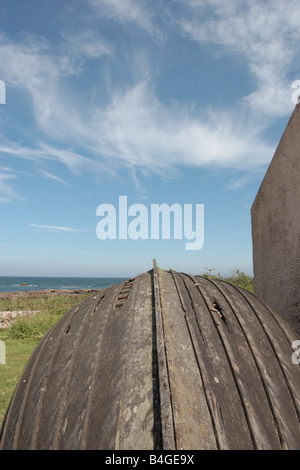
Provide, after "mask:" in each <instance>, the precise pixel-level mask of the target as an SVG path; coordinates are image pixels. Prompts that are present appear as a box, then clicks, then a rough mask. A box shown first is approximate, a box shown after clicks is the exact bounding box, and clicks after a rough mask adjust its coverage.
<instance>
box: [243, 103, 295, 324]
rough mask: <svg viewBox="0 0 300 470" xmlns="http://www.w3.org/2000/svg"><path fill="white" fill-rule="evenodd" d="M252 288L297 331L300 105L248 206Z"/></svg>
mask: <svg viewBox="0 0 300 470" xmlns="http://www.w3.org/2000/svg"><path fill="white" fill-rule="evenodd" d="M251 216H252V240H253V269H254V294H255V295H256V296H257V297H258V298H259V299H260V300H263V301H265V302H266V303H267V304H269V305H270V306H271V307H273V308H274V309H276V310H277V311H278V312H279V313H281V314H282V315H283V316H284V317H285V318H286V319H287V320H288V321H289V322H290V323H291V324H292V325H293V326H294V328H295V329H296V330H297V331H298V332H300V105H297V106H296V108H295V110H294V112H293V114H292V116H291V118H290V120H289V122H288V125H287V127H286V129H285V131H284V134H283V136H282V138H281V140H280V143H279V145H278V147H277V150H276V152H275V154H274V157H273V159H272V162H271V164H270V166H269V168H268V170H267V172H266V175H265V177H264V180H263V182H262V184H261V186H260V189H259V191H258V193H257V196H256V198H255V201H254V203H253V206H252V210H251Z"/></svg>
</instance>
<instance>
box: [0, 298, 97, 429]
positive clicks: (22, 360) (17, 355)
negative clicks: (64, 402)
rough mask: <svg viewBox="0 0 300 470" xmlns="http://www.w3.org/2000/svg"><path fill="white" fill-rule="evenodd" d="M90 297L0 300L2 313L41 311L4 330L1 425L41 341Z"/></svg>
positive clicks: (0, 366) (0, 335) (0, 369)
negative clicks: (67, 314) (74, 308)
mask: <svg viewBox="0 0 300 470" xmlns="http://www.w3.org/2000/svg"><path fill="white" fill-rule="evenodd" d="M88 295H90V294H83V295H79V296H74V295H69V296H67V295H66V296H63V297H60V296H55V295H45V296H37V297H35V296H34V295H32V296H24V297H17V296H16V297H13V296H12V297H11V298H5V299H1V298H0V311H15V310H37V311H40V313H38V314H36V315H35V316H34V317H29V318H22V319H18V320H15V321H14V323H13V324H12V327H11V328H10V329H8V330H0V341H3V342H4V344H5V353H6V354H5V356H6V357H5V359H6V361H5V362H6V364H0V425H1V422H2V420H3V418H4V415H5V411H6V409H7V406H8V404H9V401H10V398H11V396H12V393H13V391H14V389H15V386H16V385H17V382H18V380H19V378H20V376H21V373H22V371H23V369H24V367H25V365H26V363H27V361H28V359H29V356H30V355H31V353H32V351H33V349H34V348H35V347H36V345H37V344H38V342H39V340H40V339H41V338H42V337H43V335H44V334H45V333H46V332H47V331H48V330H49V329H50V328H51V326H52V325H54V324H55V323H56V322H57V321H58V319H59V318H60V317H61V316H62V315H63V314H64V313H65V312H67V311H68V310H70V308H72V307H73V306H74V305H76V304H77V303H78V302H80V301H81V300H83V299H84V298H86V297H87V296H88Z"/></svg>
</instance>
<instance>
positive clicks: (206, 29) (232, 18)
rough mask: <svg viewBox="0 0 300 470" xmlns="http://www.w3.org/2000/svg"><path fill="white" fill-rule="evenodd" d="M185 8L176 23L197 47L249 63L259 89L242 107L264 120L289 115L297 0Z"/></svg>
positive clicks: (299, 14) (211, 0)
mask: <svg viewBox="0 0 300 470" xmlns="http://www.w3.org/2000/svg"><path fill="white" fill-rule="evenodd" d="M180 3H181V2H180ZM184 5H185V7H187V8H188V15H186V16H185V15H183V16H182V18H181V19H180V20H179V21H177V24H178V25H180V27H181V28H182V30H183V31H185V33H186V34H188V35H189V36H190V37H191V38H192V39H194V40H195V41H197V42H198V43H199V44H202V45H204V44H211V45H214V46H217V47H221V48H222V49H223V51H225V53H229V54H240V55H241V57H243V58H244V60H245V61H246V62H247V64H248V68H249V72H250V73H251V75H252V76H253V77H254V78H255V79H256V84H257V88H256V90H254V91H253V92H252V93H250V94H249V95H248V96H246V97H245V102H246V104H247V105H248V106H249V107H250V108H251V109H252V110H253V111H255V112H259V113H263V114H264V115H266V116H268V115H269V116H275V117H276V116H283V115H285V114H288V113H290V112H291V109H292V107H293V105H292V103H291V91H290V84H291V82H290V79H289V75H288V74H289V72H290V70H291V68H292V65H293V61H294V60H296V59H297V60H298V59H299V47H298V44H299V40H300V29H299V21H300V4H299V2H298V1H296V0H291V1H290V2H288V3H287V2H286V1H285V0H278V1H276V2H273V1H269V0H268V1H264V2H261V1H259V0H246V1H239V0H228V1H226V2H221V1H218V0H208V1H206V2H197V1H194V0H191V1H189V0H188V1H184ZM207 12H209V16H207Z"/></svg>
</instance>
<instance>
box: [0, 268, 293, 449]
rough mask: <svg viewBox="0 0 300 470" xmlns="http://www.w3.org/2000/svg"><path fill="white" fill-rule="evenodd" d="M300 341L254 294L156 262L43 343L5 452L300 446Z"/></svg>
mask: <svg viewBox="0 0 300 470" xmlns="http://www.w3.org/2000/svg"><path fill="white" fill-rule="evenodd" d="M298 338H299V337H298V336H297V334H296V333H295V332H294V330H293V329H292V328H291V327H290V326H289V325H288V324H287V323H286V322H285V321H284V320H283V319H282V317H280V316H279V315H278V314H277V313H276V312H275V311H273V310H271V309H270V308H268V307H267V306H266V305H264V304H263V303H261V302H260V301H259V300H258V299H257V298H256V297H254V296H253V295H252V294H250V293H249V292H247V291H245V290H243V289H241V288H237V287H233V286H232V285H230V284H228V283H226V282H223V281H217V280H209V279H206V278H203V277H198V276H189V275H187V274H182V273H178V272H175V271H165V270H161V269H158V268H157V266H156V263H155V264H154V269H153V270H151V271H149V272H146V273H144V274H141V275H139V276H137V277H136V278H134V279H130V280H128V281H127V282H124V283H122V284H120V285H115V286H112V287H109V288H107V289H105V290H103V291H101V292H100V293H99V294H97V295H94V296H91V297H90V298H88V299H87V300H85V301H83V302H81V303H80V304H79V305H77V306H76V307H74V308H73V309H71V310H70V311H69V312H67V313H66V314H65V315H64V316H63V317H62V318H61V319H60V321H59V322H58V323H57V324H56V325H55V326H54V327H53V328H52V329H51V330H50V331H49V332H48V333H47V334H46V335H45V336H44V337H43V339H42V340H41V342H40V343H39V344H38V346H37V347H36V349H35V350H34V352H33V354H32V356H31V358H30V359H29V361H28V363H27V366H26V368H25V370H24V372H23V374H22V377H21V379H20V381H19V383H18V385H17V387H16V390H15V392H14V395H13V397H12V400H11V403H10V405H9V407H8V410H7V414H6V417H5V420H4V423H3V427H2V430H1V436H0V448H1V449H136V450H140V449H149V450H153V449H168V450H176V449H178V450H180V449H272V450H275V449H300V425H299V410H300V368H299V365H297V364H294V363H293V362H292V354H293V352H294V350H293V349H292V343H293V341H295V340H297V339H298Z"/></svg>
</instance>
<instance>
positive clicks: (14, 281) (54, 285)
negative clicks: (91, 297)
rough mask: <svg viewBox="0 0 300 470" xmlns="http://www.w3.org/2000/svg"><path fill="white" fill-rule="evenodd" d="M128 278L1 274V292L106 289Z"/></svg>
mask: <svg viewBox="0 0 300 470" xmlns="http://www.w3.org/2000/svg"><path fill="white" fill-rule="evenodd" d="M125 280H127V278H123V277H27V276H24V277H17V276H0V292H27V291H34V290H42V289H59V290H60V289H70V290H77V289H105V288H106V287H110V286H113V285H115V284H120V283H121V282H123V281H125Z"/></svg>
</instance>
